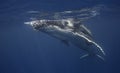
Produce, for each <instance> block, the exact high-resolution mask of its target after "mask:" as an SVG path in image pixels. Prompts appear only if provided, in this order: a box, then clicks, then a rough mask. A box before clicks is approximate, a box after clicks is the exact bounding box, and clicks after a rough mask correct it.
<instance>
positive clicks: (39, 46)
mask: <svg viewBox="0 0 120 73" xmlns="http://www.w3.org/2000/svg"><path fill="white" fill-rule="evenodd" d="M101 4H102V5H105V6H106V7H107V8H106V9H105V10H103V11H101V13H100V15H99V16H96V17H94V18H92V19H90V20H88V21H86V22H84V23H85V25H86V26H87V27H88V28H89V29H91V31H92V32H93V35H94V37H95V40H96V41H97V42H98V43H99V44H100V45H101V46H102V47H103V49H104V50H105V52H106V57H105V59H106V60H105V62H103V61H101V60H99V59H96V58H87V59H83V60H81V59H80V58H79V57H80V53H81V52H82V50H80V49H79V48H76V47H75V46H73V45H72V44H71V46H69V47H68V46H65V45H64V44H62V43H61V42H60V41H59V40H57V39H55V38H52V37H50V36H48V35H46V34H43V33H41V32H35V31H33V29H32V28H31V27H30V26H27V25H24V22H25V21H27V20H28V18H29V15H28V14H27V13H26V12H27V11H31V10H37V11H46V12H47V11H64V10H76V9H81V8H86V7H93V6H96V5H101ZM119 38H120V2H119V1H118V0H0V73H119V72H120V57H119V56H120V48H119V47H120V44H119V43H120V42H119V41H120V39H119Z"/></svg>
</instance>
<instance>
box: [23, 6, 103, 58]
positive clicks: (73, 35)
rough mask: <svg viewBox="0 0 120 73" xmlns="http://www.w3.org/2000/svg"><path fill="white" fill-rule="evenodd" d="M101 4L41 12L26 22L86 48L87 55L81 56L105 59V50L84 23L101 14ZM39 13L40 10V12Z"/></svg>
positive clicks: (59, 38)
mask: <svg viewBox="0 0 120 73" xmlns="http://www.w3.org/2000/svg"><path fill="white" fill-rule="evenodd" d="M100 9H101V6H96V7H93V8H84V9H81V10H75V11H63V12H55V13H41V15H39V18H38V17H36V18H35V19H34V20H30V21H28V22H24V24H28V25H30V26H32V27H33V29H34V30H36V31H40V32H43V33H46V34H48V35H50V36H52V37H54V38H56V39H58V40H61V41H62V42H63V43H64V44H66V45H67V46H68V45H69V44H70V43H72V44H73V45H75V46H76V47H78V48H80V49H82V50H84V51H85V52H86V54H85V55H83V56H81V57H80V58H81V59H82V58H85V57H89V56H97V57H99V58H100V59H102V60H104V58H103V57H104V56H105V52H104V51H103V49H102V47H101V46H99V45H98V44H97V43H96V42H95V40H94V39H93V34H92V33H91V31H90V30H89V29H88V28H87V27H86V26H85V25H84V24H83V23H82V22H83V21H85V20H87V19H89V18H92V17H95V16H96V15H98V14H99V12H98V11H99V10H100ZM38 13H39V12H38Z"/></svg>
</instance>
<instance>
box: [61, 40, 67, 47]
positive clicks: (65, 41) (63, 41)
mask: <svg viewBox="0 0 120 73" xmlns="http://www.w3.org/2000/svg"><path fill="white" fill-rule="evenodd" d="M61 42H62V43H64V44H65V45H67V46H69V42H68V41H67V40H61Z"/></svg>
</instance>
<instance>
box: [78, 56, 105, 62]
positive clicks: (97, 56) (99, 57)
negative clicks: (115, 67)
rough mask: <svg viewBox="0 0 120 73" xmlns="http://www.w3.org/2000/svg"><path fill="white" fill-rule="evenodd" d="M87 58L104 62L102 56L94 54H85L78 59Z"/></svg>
mask: <svg viewBox="0 0 120 73" xmlns="http://www.w3.org/2000/svg"><path fill="white" fill-rule="evenodd" d="M87 57H98V58H100V59H101V60H103V61H105V59H104V58H103V57H102V56H100V55H98V54H94V55H91V54H85V55H83V56H81V57H80V59H84V58H87Z"/></svg>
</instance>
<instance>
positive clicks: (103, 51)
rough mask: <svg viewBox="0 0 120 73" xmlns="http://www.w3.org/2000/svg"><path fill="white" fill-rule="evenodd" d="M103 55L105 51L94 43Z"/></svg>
mask: <svg viewBox="0 0 120 73" xmlns="http://www.w3.org/2000/svg"><path fill="white" fill-rule="evenodd" d="M92 43H93V44H94V45H95V46H96V47H97V48H98V49H99V50H100V51H101V52H102V53H103V55H105V52H104V51H103V49H102V47H100V46H99V45H98V44H97V43H95V42H92Z"/></svg>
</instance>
